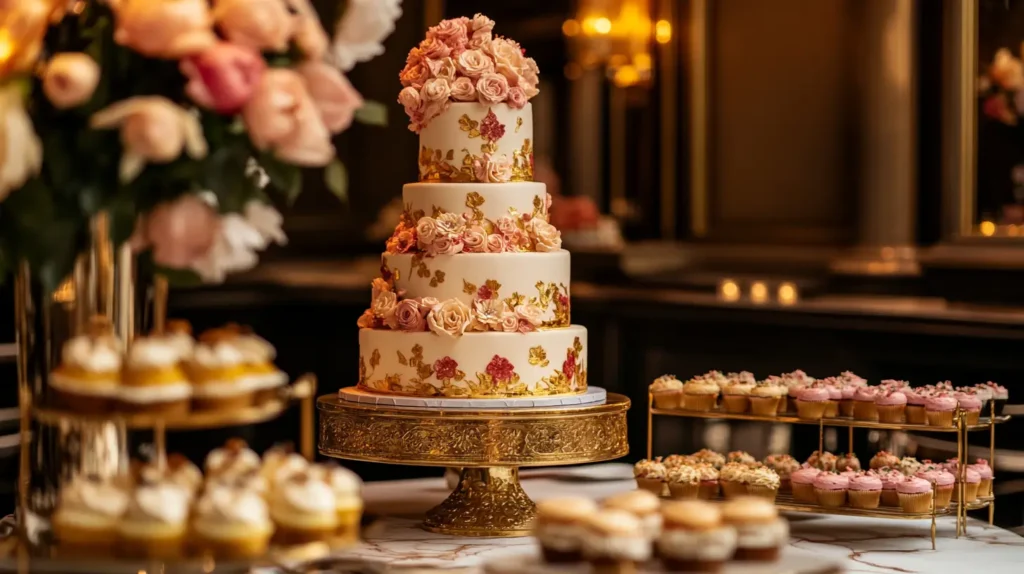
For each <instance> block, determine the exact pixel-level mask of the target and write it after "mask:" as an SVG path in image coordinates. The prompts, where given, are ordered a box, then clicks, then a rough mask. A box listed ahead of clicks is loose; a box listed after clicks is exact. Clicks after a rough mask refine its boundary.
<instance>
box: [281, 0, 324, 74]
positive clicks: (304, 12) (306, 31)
mask: <svg viewBox="0 0 1024 574" xmlns="http://www.w3.org/2000/svg"><path fill="white" fill-rule="evenodd" d="M287 2H288V5H289V6H290V7H291V8H292V9H293V10H294V11H295V12H297V15H296V16H295V35H294V37H293V38H292V41H294V42H295V46H296V47H297V48H298V49H299V51H300V52H302V53H303V55H305V56H306V58H307V59H309V60H323V59H324V55H325V54H327V48H328V47H329V46H330V43H331V40H330V38H328V37H327V32H325V31H324V27H323V26H322V25H321V24H320V17H319V16H317V13H316V8H314V7H313V4H312V3H310V1H309V0H287Z"/></svg>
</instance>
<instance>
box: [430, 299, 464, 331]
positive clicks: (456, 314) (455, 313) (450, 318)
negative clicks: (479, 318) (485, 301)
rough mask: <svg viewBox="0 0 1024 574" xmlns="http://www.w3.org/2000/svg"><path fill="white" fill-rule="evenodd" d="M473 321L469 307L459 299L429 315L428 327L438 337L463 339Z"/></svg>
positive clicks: (445, 304)
mask: <svg viewBox="0 0 1024 574" xmlns="http://www.w3.org/2000/svg"><path fill="white" fill-rule="evenodd" d="M471 319H472V314H471V312H470V310H469V307H468V306H467V305H466V304H465V303H463V302H462V301H461V300H459V299H449V300H447V301H445V302H444V303H441V304H439V305H437V306H435V307H434V308H433V309H431V310H430V313H428V314H427V326H428V327H429V328H430V330H431V331H433V332H434V333H436V334H438V335H444V336H447V337H461V336H462V335H463V334H464V333H465V332H466V329H467V328H468V327H469V323H470V321H471Z"/></svg>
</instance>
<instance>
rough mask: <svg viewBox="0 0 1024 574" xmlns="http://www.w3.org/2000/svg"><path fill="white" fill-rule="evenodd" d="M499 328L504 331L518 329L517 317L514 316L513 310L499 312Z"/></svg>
mask: <svg viewBox="0 0 1024 574" xmlns="http://www.w3.org/2000/svg"><path fill="white" fill-rule="evenodd" d="M501 330H502V331H504V332H505V333H515V332H517V331H519V317H517V316H516V313H515V311H506V312H504V313H502V314H501Z"/></svg>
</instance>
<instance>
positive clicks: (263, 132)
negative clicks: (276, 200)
mask: <svg viewBox="0 0 1024 574" xmlns="http://www.w3.org/2000/svg"><path fill="white" fill-rule="evenodd" d="M242 119H243V120H244V121H245V127H246V128H247V129H248V131H249V137H250V139H252V143H253V145H255V146H256V148H257V149H260V150H264V151H272V152H273V153H274V155H276V156H277V157H278V158H279V159H281V160H283V161H286V162H288V163H292V164H295V165H299V166H303V167H320V166H324V165H327V164H328V163H330V161H331V160H332V159H333V158H334V146H333V145H332V144H331V134H330V132H329V131H328V130H327V126H325V125H324V122H323V120H322V119H321V116H320V112H319V110H317V107H316V104H315V102H314V101H313V98H311V97H310V95H309V92H308V91H307V90H306V85H305V82H304V81H303V79H302V76H300V75H299V74H298V72H295V71H293V70H288V69H284V68H275V69H272V70H267V72H266V73H265V74H263V78H262V79H261V80H260V84H259V86H258V87H257V88H256V92H255V93H254V94H253V97H252V99H250V100H249V102H248V103H246V104H245V106H244V107H243V108H242Z"/></svg>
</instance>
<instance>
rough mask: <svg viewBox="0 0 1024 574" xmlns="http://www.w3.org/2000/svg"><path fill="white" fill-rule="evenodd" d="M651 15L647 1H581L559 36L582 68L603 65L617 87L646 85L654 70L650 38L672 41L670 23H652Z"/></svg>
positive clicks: (660, 41) (661, 42) (659, 21)
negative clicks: (563, 35) (562, 36)
mask: <svg viewBox="0 0 1024 574" xmlns="http://www.w3.org/2000/svg"><path fill="white" fill-rule="evenodd" d="M650 13H651V11H650V5H649V0H580V6H579V9H578V10H577V11H576V18H574V19H571V20H567V21H566V22H565V23H564V24H563V25H562V33H563V34H565V36H566V38H568V39H569V45H570V49H571V51H572V53H573V54H574V59H575V60H576V62H577V63H578V64H579V65H580V66H582V67H583V68H595V67H598V66H603V67H604V68H605V69H606V72H607V74H608V77H609V78H610V79H611V80H612V82H613V83H614V84H615V85H616V86H618V87H620V88H625V87H630V86H635V85H638V84H646V83H648V82H649V81H650V80H651V74H652V70H653V66H652V62H653V59H652V57H651V39H652V38H653V39H654V41H655V42H657V43H659V44H667V43H668V42H670V41H671V40H672V23H671V22H669V21H668V20H658V21H657V22H652V21H651V16H650Z"/></svg>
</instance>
